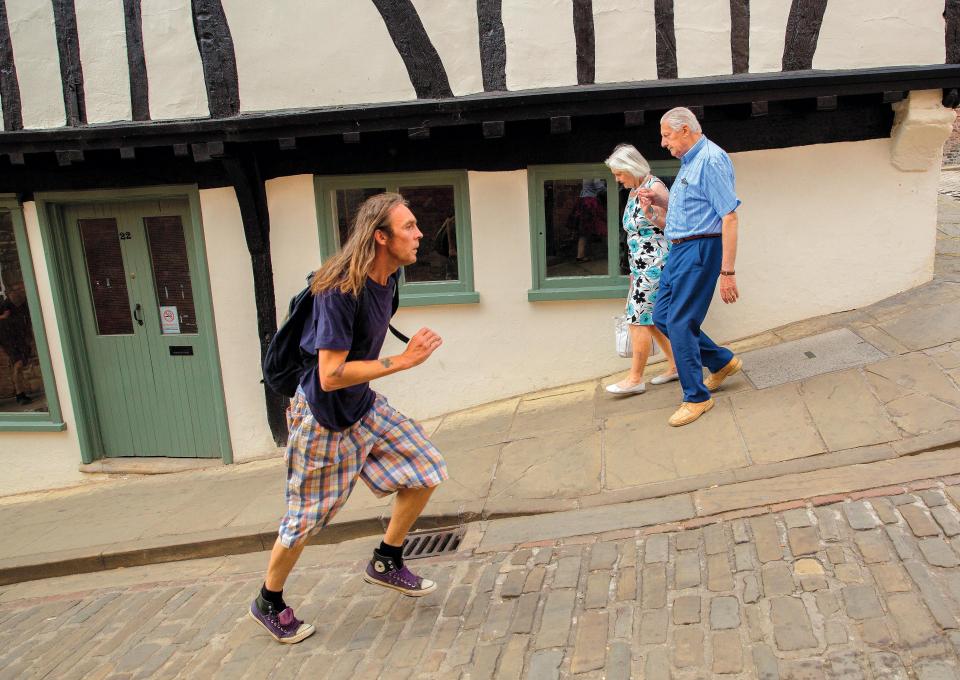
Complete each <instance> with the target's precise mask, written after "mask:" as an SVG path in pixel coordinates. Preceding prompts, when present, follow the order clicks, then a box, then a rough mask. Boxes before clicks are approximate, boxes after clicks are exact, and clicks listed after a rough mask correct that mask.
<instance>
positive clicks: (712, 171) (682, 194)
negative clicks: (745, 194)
mask: <svg viewBox="0 0 960 680" xmlns="http://www.w3.org/2000/svg"><path fill="white" fill-rule="evenodd" d="M735 184H736V178H735V177H734V173H733V163H731V162H730V156H728V155H727V152H726V151H724V150H723V149H721V148H720V147H719V146H717V145H716V144H714V143H713V142H711V141H710V140H709V139H707V137H706V135H702V136H701V137H700V139H698V140H697V143H696V144H694V145H693V146H692V147H690V149H689V150H688V151H687V152H686V153H685V154H683V156H681V157H680V172H678V173H677V177H676V179H675V180H674V181H673V186H672V187H671V188H670V202H669V203H668V204H667V226H666V236H667V238H669V239H678V238H685V237H687V236H699V235H701V234H719V233H720V225H721V222H722V221H723V217H724V215H727V214H728V213H731V212H733V211H734V210H736V209H737V207H738V206H739V205H740V199H738V198H737V192H736V188H735Z"/></svg>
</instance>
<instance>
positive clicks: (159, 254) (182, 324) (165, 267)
mask: <svg viewBox="0 0 960 680" xmlns="http://www.w3.org/2000/svg"><path fill="white" fill-rule="evenodd" d="M143 224H144V226H145V227H146V229H147V242H148V243H149V245H150V264H151V268H152V269H153V285H154V288H155V289H156V291H157V306H158V307H159V314H160V330H161V332H162V333H163V334H164V335H171V334H172V335H175V334H178V333H196V332H197V316H196V312H195V311H194V306H193V287H192V286H191V284H190V264H189V262H188V261H187V243H186V241H185V240H184V237H183V223H182V222H181V220H180V216H179V215H171V216H169V217H145V218H143Z"/></svg>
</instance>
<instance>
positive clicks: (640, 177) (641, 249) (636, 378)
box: [604, 144, 677, 394]
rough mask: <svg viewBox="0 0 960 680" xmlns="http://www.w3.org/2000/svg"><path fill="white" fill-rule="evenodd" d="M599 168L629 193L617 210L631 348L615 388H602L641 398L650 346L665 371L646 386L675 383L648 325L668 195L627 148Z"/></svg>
mask: <svg viewBox="0 0 960 680" xmlns="http://www.w3.org/2000/svg"><path fill="white" fill-rule="evenodd" d="M604 162H605V163H606V166H607V167H608V168H610V171H611V172H612V173H613V177H614V179H616V180H617V182H619V183H620V184H621V185H623V187H624V188H625V189H629V190H630V194H629V197H628V198H627V205H626V207H625V208H624V210H623V229H624V231H625V232H626V234H627V248H628V250H629V256H628V259H629V261H630V290H629V293H628V294H627V304H626V317H627V323H629V324H630V340H631V341H632V343H633V359H632V363H631V364H630V372H629V373H628V374H627V377H626V378H624V379H623V380H621V381H620V382H618V383H614V384H612V385H608V386H607V392H610V393H611V394H642V393H643V392H644V391H645V390H646V384H645V383H644V381H643V370H644V368H646V365H647V359H648V358H649V357H650V351H651V349H652V347H653V341H654V340H656V341H657V344H658V345H660V348H661V349H663V353H664V355H665V356H666V357H667V370H666V371H664V372H663V373H661V374H660V375H658V376H656V377H655V378H653V379H652V380H651V381H650V382H651V383H652V384H654V385H662V384H664V383H668V382H670V381H671V380H676V379H677V369H676V366H675V364H674V362H673V352H672V351H671V348H670V341H669V340H668V339H667V336H665V335H664V334H663V333H661V332H660V331H659V330H658V329H657V327H656V326H654V325H653V307H654V304H655V303H656V301H657V289H658V287H659V283H660V274H661V273H662V272H663V267H664V265H665V264H666V262H667V254H668V252H669V248H670V242H669V241H668V240H667V238H666V236H664V233H663V227H664V221H665V219H666V210H665V209H664V208H663V207H661V206H665V205H666V204H667V197H668V195H669V192H668V191H667V187H666V185H665V184H664V183H663V181H662V180H661V179H659V178H658V177H655V176H654V175H652V174H651V173H650V164H649V163H648V162H647V160H646V159H645V158H644V157H643V156H642V155H641V154H640V152H639V151H637V150H636V149H635V148H634V147H633V146H631V145H630V144H620V145H618V146H617V147H616V148H615V149H614V150H613V153H612V154H610V157H609V158H608V159H607V160H606V161H604ZM644 190H645V191H644ZM641 191H643V194H641ZM658 204H659V205H658Z"/></svg>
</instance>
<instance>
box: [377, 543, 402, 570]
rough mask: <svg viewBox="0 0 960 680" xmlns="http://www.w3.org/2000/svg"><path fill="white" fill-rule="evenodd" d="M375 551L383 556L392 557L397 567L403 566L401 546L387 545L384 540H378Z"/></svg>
mask: <svg viewBox="0 0 960 680" xmlns="http://www.w3.org/2000/svg"><path fill="white" fill-rule="evenodd" d="M377 552H378V553H380V554H381V555H383V556H384V557H389V558H390V559H392V560H393V561H394V562H395V563H396V565H397V568H400V567H402V566H403V546H402V545H400V546H396V545H389V544H387V543H386V542H384V541H380V547H379V548H377Z"/></svg>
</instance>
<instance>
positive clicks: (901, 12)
mask: <svg viewBox="0 0 960 680" xmlns="http://www.w3.org/2000/svg"><path fill="white" fill-rule="evenodd" d="M943 31H944V22H943V3H942V2H941V3H936V2H931V0H926V1H925V2H902V1H900V0H870V2H861V1H859V0H832V1H831V2H828V3H827V9H826V12H824V15H823V25H822V26H821V28H820V41H819V42H818V43H817V51H816V53H815V54H814V55H813V68H823V69H838V68H867V67H871V66H896V65H897V64H942V63H943V62H944V59H945V56H946V45H945V41H944V35H943Z"/></svg>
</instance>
